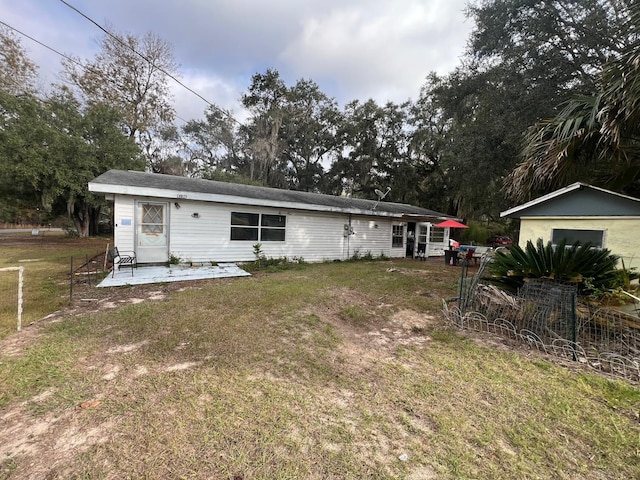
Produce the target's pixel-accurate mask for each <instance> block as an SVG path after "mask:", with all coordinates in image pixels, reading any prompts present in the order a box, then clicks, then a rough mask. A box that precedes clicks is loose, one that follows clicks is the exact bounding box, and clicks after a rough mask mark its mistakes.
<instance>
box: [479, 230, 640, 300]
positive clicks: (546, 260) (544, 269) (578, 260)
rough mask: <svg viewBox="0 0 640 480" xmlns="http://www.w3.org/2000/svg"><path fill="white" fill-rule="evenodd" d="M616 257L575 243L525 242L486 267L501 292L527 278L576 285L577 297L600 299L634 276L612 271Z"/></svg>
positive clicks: (518, 284) (498, 255)
mask: <svg viewBox="0 0 640 480" xmlns="http://www.w3.org/2000/svg"><path fill="white" fill-rule="evenodd" d="M618 260H619V257H618V256H617V255H613V254H612V253H611V252H610V251H609V250H607V249H603V250H599V249H595V248H593V245H592V244H591V243H585V244H582V245H581V244H579V243H575V244H573V245H572V246H571V247H567V245H566V243H565V242H564V241H563V242H560V243H559V244H558V245H557V246H556V247H553V246H552V245H551V242H548V243H547V244H546V245H544V243H543V241H542V239H538V241H537V242H536V245H535V246H534V245H533V242H531V241H529V242H527V246H526V247H525V249H524V250H523V249H522V248H521V247H519V246H518V245H513V246H511V248H510V249H509V250H508V251H506V252H503V251H498V252H496V254H495V256H494V260H493V262H492V263H491V264H490V265H489V273H490V275H491V277H490V280H491V281H492V282H493V283H495V284H496V285H498V286H500V287H502V288H504V289H505V290H510V291H516V290H517V289H518V288H520V287H521V286H522V285H523V284H524V282H525V280H526V279H528V278H548V279H552V280H558V281H562V282H567V283H575V284H577V285H578V292H579V294H581V295H592V296H593V295H595V296H602V295H605V294H606V293H611V292H613V291H615V290H616V289H620V288H623V286H624V285H623V283H624V281H625V280H624V279H627V280H626V281H628V278H629V277H633V278H637V275H636V274H634V273H633V272H630V271H629V270H626V269H624V271H625V273H624V275H622V274H621V271H620V270H619V269H617V268H616V266H617V263H618Z"/></svg>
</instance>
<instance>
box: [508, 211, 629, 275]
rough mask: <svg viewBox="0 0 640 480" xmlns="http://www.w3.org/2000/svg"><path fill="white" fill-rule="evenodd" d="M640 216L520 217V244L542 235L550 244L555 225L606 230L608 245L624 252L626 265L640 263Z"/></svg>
mask: <svg viewBox="0 0 640 480" xmlns="http://www.w3.org/2000/svg"><path fill="white" fill-rule="evenodd" d="M639 220H640V219H638V218H624V219H616V218H593V219H590V218H576V219H574V218H552V219H550V218H535V219H531V218H526V217H525V218H522V219H521V221H520V239H519V241H518V244H519V245H520V246H521V247H522V248H524V247H525V246H526V245H527V241H528V240H531V241H532V242H533V243H534V244H535V242H536V241H537V239H538V238H542V240H543V242H544V243H545V244H546V243H547V242H549V241H550V240H551V232H552V230H553V229H575V230H604V231H605V240H604V242H605V244H604V248H607V249H609V250H611V253H614V254H616V255H620V256H621V257H622V259H623V260H624V263H625V266H626V267H629V266H636V267H637V266H640V258H639V256H638V255H639V253H638V238H640V221H639Z"/></svg>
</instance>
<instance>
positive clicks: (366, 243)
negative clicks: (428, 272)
mask: <svg viewBox="0 0 640 480" xmlns="http://www.w3.org/2000/svg"><path fill="white" fill-rule="evenodd" d="M89 190H90V191H91V192H95V193H98V194H104V195H105V197H106V198H107V199H108V200H110V201H113V213H114V227H115V228H114V231H115V233H114V241H115V245H116V246H117V247H118V248H119V249H120V250H123V251H125V250H128V251H135V252H136V255H137V258H138V262H139V263H141V264H145V263H147V264H152V263H165V262H167V261H169V259H170V257H172V256H173V257H177V258H179V259H181V260H182V261H192V262H236V261H237V262H242V261H251V260H254V259H255V256H254V248H253V246H254V245H255V244H257V243H260V244H261V249H262V251H263V252H264V254H265V255H266V256H268V257H288V258H293V257H302V258H304V259H305V261H310V262H315V261H323V260H345V259H348V258H351V257H352V256H354V255H355V254H356V253H359V254H360V255H365V254H367V253H371V255H373V256H374V257H378V256H380V255H384V256H387V257H394V258H398V257H406V256H409V257H415V256H422V255H426V256H433V255H443V254H444V249H445V248H447V246H448V242H449V231H448V230H449V229H447V228H444V229H443V228H434V227H433V224H436V223H439V222H441V221H442V220H445V219H447V218H451V217H449V216H447V215H444V214H442V213H438V212H434V211H432V210H428V209H425V208H419V207H414V206H411V205H406V204H400V203H392V202H385V201H375V200H362V199H356V198H347V197H337V196H332V195H321V194H316V193H308V192H297V191H292V190H280V189H276V188H265V187H256V186H251V185H240V184H234V183H225V182H217V181H210V180H201V179H193V178H185V177H176V176H171V175H161V174H156V173H144V172H133V171H122V170H110V171H108V172H106V173H104V174H102V175H100V176H98V177H96V178H95V179H94V180H93V181H91V182H89Z"/></svg>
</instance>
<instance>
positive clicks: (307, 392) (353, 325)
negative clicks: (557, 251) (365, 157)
mask: <svg viewBox="0 0 640 480" xmlns="http://www.w3.org/2000/svg"><path fill="white" fill-rule="evenodd" d="M414 267H415V268H414ZM458 274H459V270H458V269H453V268H447V267H445V266H440V265H436V264H433V263H431V264H429V263H428V262H413V263H411V262H405V261H399V262H370V263H367V262H356V263H343V264H323V265H307V266H300V267H299V268H296V269H294V270H290V271H284V272H278V273H275V274H269V275H263V274H259V275H257V276H255V277H252V278H240V279H233V280H222V281H221V280H216V281H210V282H200V283H198V284H197V285H198V288H193V289H186V290H184V291H179V292H165V294H166V297H164V299H159V300H155V301H145V302H142V303H137V304H131V305H127V306H124V307H117V308H114V309H110V310H107V311H103V312H95V313H90V314H85V315H82V316H69V317H65V318H63V319H62V321H60V322H57V323H53V324H49V325H47V327H46V329H45V333H44V334H43V335H40V336H38V337H36V338H34V340H33V342H32V344H30V345H29V346H25V348H22V349H20V350H19V351H17V352H14V353H13V354H12V355H10V356H0V385H2V387H1V388H2V389H3V390H2V395H3V396H2V397H0V398H2V402H1V403H0V405H1V408H2V410H1V411H0V415H2V418H3V421H4V422H5V425H7V429H6V430H5V431H7V432H14V435H13V437H12V440H11V445H10V448H9V449H5V450H6V451H3V452H2V453H3V457H2V460H1V461H2V463H1V467H0V472H5V473H4V475H5V477H7V478H32V477H34V476H35V477H38V478H105V479H112V478H113V479H115V478H194V479H199V478H202V479H205V478H207V479H209V478H213V479H232V478H247V479H248V478H265V479H266V478H310V479H314V478H317V479H320V478H322V479H325V478H326V479H332V478H335V479H338V478H340V479H343V478H353V479H356V478H380V479H382V478H404V479H425V478H427V479H428V478H438V479H440V478H443V479H449V478H451V479H453V478H543V479H546V478H549V479H551V478H554V479H555V478H566V479H573V478H584V479H604V478H637V477H638V476H639V474H640V463H639V457H638V450H639V449H640V443H639V435H640V429H639V428H638V417H637V412H638V409H639V408H640V393H639V392H638V390H637V389H636V388H635V387H633V386H630V385H628V384H625V383H622V382H618V381H610V380H607V379H604V378H602V377H598V376H594V375H591V374H588V373H578V374H577V373H572V372H571V371H569V370H568V369H565V368H562V367H559V366H556V365H554V364H552V363H550V362H548V361H546V359H545V358H543V357H542V356H540V355H538V354H534V353H532V352H528V353H527V352H513V351H509V350H506V348H505V349H502V350H497V349H494V348H491V347H490V346H486V345H485V344H483V342H482V341H478V340H477V338H478V337H467V336H465V335H461V334H460V333H458V332H457V331H454V330H451V329H449V328H448V327H447V326H446V325H443V324H442V319H441V315H440V312H439V308H440V304H439V302H436V300H435V297H438V298H440V299H441V298H448V297H450V296H453V295H455V290H456V280H457V275H458ZM143 291H144V290H142V289H139V290H135V291H132V292H131V294H132V295H131V296H132V297H136V298H141V297H142V295H141V294H142V293H143ZM155 291H157V287H156V288H155V289H154V290H152V289H151V288H149V290H148V291H147V293H151V292H155ZM474 339H475V340H474ZM54 345H55V346H57V347H58V348H53V346H54ZM21 377H23V378H25V380H24V381H22V380H20V378H21ZM43 424H44V425H46V426H47V428H44V429H43V427H42V425H43ZM18 431H22V432H31V435H32V436H31V437H29V436H28V435H29V434H25V435H23V436H21V437H20V436H16V435H15V432H18ZM10 436H11V435H10V434H8V433H4V432H0V445H8V444H9V443H10ZM59 439H64V440H62V441H63V442H66V443H65V444H64V445H65V446H64V447H63V445H61V444H60V443H59V442H60V440H59ZM0 478H2V474H0Z"/></svg>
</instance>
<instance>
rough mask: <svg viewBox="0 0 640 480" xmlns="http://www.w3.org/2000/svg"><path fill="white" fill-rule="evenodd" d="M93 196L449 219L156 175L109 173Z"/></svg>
mask: <svg viewBox="0 0 640 480" xmlns="http://www.w3.org/2000/svg"><path fill="white" fill-rule="evenodd" d="M89 190H90V191H92V192H96V193H106V194H122V195H136V196H150V197H159V198H171V199H190V200H201V201H210V202H221V203H233V204H246V205H262V206H275V207H287V208H295V209H304V210H320V211H336V212H344V213H356V214H367V215H375V216H393V217H402V216H411V217H423V218H431V219H438V220H444V219H447V218H452V217H451V216H450V215H446V214H443V213H440V212H436V211H434V210H429V209H426V208H421V207H415V206H413V205H408V204H404V203H393V202H384V201H382V202H377V201H375V200H365V199H360V198H350V197H338V196H334V195H323V194H319V193H309V192H299V191H295V190H282V189H278V188H268V187H258V186H254V185H242V184H238V183H227V182H218V181H214V180H202V179H196V178H187V177H178V176H174V175H163V174H158V173H146V172H135V171H131V170H128V171H125V170H109V171H107V172H105V173H103V174H102V175H100V176H98V177H96V178H94V179H93V180H92V181H91V182H89Z"/></svg>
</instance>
